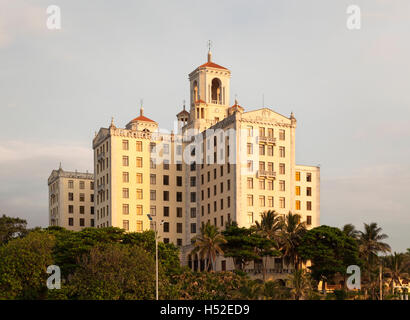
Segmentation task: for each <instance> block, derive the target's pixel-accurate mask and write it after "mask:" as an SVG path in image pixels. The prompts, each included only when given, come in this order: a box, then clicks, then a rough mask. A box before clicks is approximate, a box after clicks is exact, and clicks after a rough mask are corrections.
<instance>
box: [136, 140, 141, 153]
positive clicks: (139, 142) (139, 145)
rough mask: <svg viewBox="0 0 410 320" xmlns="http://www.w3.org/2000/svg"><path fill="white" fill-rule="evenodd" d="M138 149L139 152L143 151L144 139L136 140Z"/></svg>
mask: <svg viewBox="0 0 410 320" xmlns="http://www.w3.org/2000/svg"><path fill="white" fill-rule="evenodd" d="M136 150H137V152H141V151H142V141H137V142H136Z"/></svg>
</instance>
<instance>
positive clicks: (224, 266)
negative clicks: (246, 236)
mask: <svg viewBox="0 0 410 320" xmlns="http://www.w3.org/2000/svg"><path fill="white" fill-rule="evenodd" d="M221 270H222V271H226V260H222V261H221Z"/></svg>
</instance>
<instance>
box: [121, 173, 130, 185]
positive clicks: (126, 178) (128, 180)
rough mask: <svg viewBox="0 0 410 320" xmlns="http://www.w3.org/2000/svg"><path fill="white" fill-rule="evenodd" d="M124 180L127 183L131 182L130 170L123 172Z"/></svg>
mask: <svg viewBox="0 0 410 320" xmlns="http://www.w3.org/2000/svg"><path fill="white" fill-rule="evenodd" d="M122 182H124V183H126V182H130V175H129V173H128V172H123V173H122Z"/></svg>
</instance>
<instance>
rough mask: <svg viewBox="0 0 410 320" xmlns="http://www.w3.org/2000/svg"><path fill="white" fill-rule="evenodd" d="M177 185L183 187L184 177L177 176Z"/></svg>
mask: <svg viewBox="0 0 410 320" xmlns="http://www.w3.org/2000/svg"><path fill="white" fill-rule="evenodd" d="M177 187H182V177H181V176H177Z"/></svg>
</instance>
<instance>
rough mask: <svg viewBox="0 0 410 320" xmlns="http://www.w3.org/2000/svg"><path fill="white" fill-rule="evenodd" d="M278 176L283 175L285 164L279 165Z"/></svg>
mask: <svg viewBox="0 0 410 320" xmlns="http://www.w3.org/2000/svg"><path fill="white" fill-rule="evenodd" d="M279 174H285V164H284V163H279Z"/></svg>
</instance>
